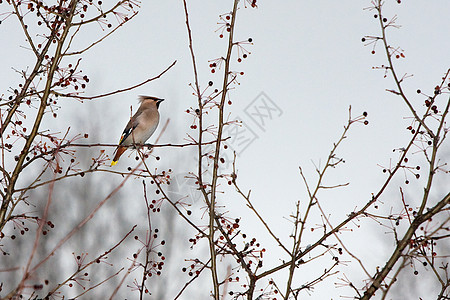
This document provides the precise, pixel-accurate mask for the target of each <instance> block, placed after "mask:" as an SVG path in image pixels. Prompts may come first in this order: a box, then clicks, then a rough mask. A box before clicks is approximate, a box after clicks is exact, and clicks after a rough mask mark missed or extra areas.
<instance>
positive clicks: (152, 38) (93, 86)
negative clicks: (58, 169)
mask: <svg viewBox="0 0 450 300" xmlns="http://www.w3.org/2000/svg"><path fill="white" fill-rule="evenodd" d="M143 2H144V3H143V4H142V7H141V9H140V12H139V14H138V15H137V16H136V18H135V19H133V20H132V21H131V22H129V23H128V24H127V25H126V26H124V28H122V29H120V30H119V31H118V32H117V33H116V34H114V35H112V36H111V37H110V38H109V39H107V40H105V41H104V42H103V43H102V44H101V45H100V46H98V47H96V48H94V49H92V51H90V52H89V53H88V54H87V55H85V56H84V57H83V61H82V70H83V71H84V72H85V73H86V74H88V75H89V77H90V79H91V80H90V83H89V86H88V88H87V92H86V94H87V95H95V94H99V93H103V92H108V91H111V90H116V89H119V88H123V87H127V86H130V85H133V84H135V83H137V82H140V81H143V80H145V79H147V78H149V77H153V76H155V75H158V74H159V73H160V72H161V71H162V70H164V69H165V68H166V67H167V66H168V65H170V64H171V63H172V62H173V61H174V60H177V64H176V65H175V66H174V67H173V68H172V69H171V70H170V71H169V72H168V73H167V74H165V75H164V76H163V77H162V78H161V79H159V80H157V81H154V82H152V83H150V84H148V85H145V86H142V87H140V88H138V89H137V90H134V91H131V92H126V93H123V94H119V95H114V96H111V97H107V98H104V99H100V100H95V101H92V102H85V103H84V104H81V103H79V102H77V101H74V100H71V99H65V100H63V101H64V103H63V101H61V105H62V108H61V110H60V112H59V115H60V118H59V119H58V121H57V122H55V121H53V120H50V123H49V124H50V126H54V127H53V128H55V130H60V131H63V132H64V131H65V129H64V128H67V127H68V126H71V123H73V122H74V120H75V119H76V120H77V121H79V120H83V114H84V113H85V112H86V110H85V109H82V106H84V107H88V109H89V110H92V111H94V112H96V113H95V114H96V115H95V116H94V117H92V115H91V114H90V117H89V118H93V119H95V120H89V121H94V123H97V124H100V125H101V127H100V128H98V129H97V130H98V132H95V136H98V138H99V140H98V142H102V143H115V142H117V140H118V138H119V136H120V134H121V132H122V130H123V127H124V125H125V124H126V122H127V120H128V118H129V111H130V106H131V105H132V106H133V109H134V110H136V109H137V106H138V103H137V96H138V95H141V94H142V95H153V96H157V97H161V98H165V99H166V101H165V102H163V103H162V105H161V110H160V111H161V124H163V123H164V122H165V121H166V120H167V119H169V118H170V123H169V127H168V129H167V132H166V134H165V135H164V136H163V137H162V139H161V142H162V143H166V142H173V143H181V142H183V139H184V138H185V137H186V133H194V132H190V131H189V125H190V122H192V119H191V117H190V116H189V115H188V114H186V113H185V112H184V111H185V110H186V109H188V108H189V107H190V106H194V105H195V104H196V98H195V97H194V96H192V89H191V88H190V87H189V86H188V84H189V83H190V82H193V72H192V68H191V60H190V55H189V52H188V43H187V35H186V28H185V24H184V22H185V20H184V11H183V6H182V1H143ZM387 2H389V3H387V5H386V8H385V16H386V17H387V18H389V19H390V18H392V17H393V16H394V15H398V21H397V22H398V24H400V25H401V28H400V29H391V30H388V34H389V36H388V37H389V40H390V41H391V43H392V44H393V45H395V46H399V47H401V48H402V49H403V50H404V54H405V58H404V59H401V60H395V63H396V64H397V65H398V71H399V74H400V75H403V74H404V73H405V72H406V73H408V74H413V75H414V76H413V77H412V78H410V79H408V80H407V81H406V82H405V87H406V88H407V89H406V93H407V95H408V96H411V98H412V99H413V100H414V101H416V102H415V103H420V102H422V101H423V100H424V99H423V96H420V95H417V94H416V93H415V91H416V90H417V89H418V88H420V89H422V90H423V91H424V92H431V91H432V89H433V88H434V86H435V85H436V84H438V83H439V82H440V78H441V77H442V75H443V74H444V72H445V71H446V70H447V68H448V67H449V65H450V59H449V57H450V56H449V53H448V49H450V42H449V39H448V36H449V34H450V32H449V29H450V18H449V17H448V16H449V13H450V2H449V1H446V0H439V1H438V0H436V1H417V0H416V1H414V0H413V1H402V2H403V3H402V4H400V5H398V4H397V1H387ZM188 4H189V11H190V22H191V26H192V32H193V39H194V47H195V53H196V55H197V62H198V64H199V72H200V80H201V85H202V86H203V87H206V85H207V83H208V81H210V80H212V81H213V82H214V83H215V84H217V86H219V83H220V82H221V76H222V75H221V72H217V73H216V74H211V73H210V71H209V67H208V65H209V62H208V60H211V59H215V58H218V57H221V56H224V55H225V50H226V49H225V47H226V41H225V39H220V38H219V37H218V36H219V34H220V31H215V30H216V29H218V28H219V27H220V26H219V25H217V22H218V21H219V18H218V16H219V14H222V13H226V12H229V11H230V10H231V7H232V1H223V0H222V1H188ZM3 5H5V4H3ZM369 6H370V1H293V0H287V1H258V8H257V9H240V10H239V12H238V17H237V21H236V22H237V25H236V34H235V36H236V40H247V39H248V38H252V40H253V45H245V48H246V50H248V51H250V52H251V54H250V55H249V56H248V58H247V59H245V60H244V61H243V62H241V63H238V62H237V61H236V60H235V61H234V62H233V64H232V69H233V70H237V71H244V72H245V75H244V76H242V77H240V78H239V82H240V83H241V84H240V85H239V86H237V87H236V89H235V90H233V91H231V93H230V99H231V100H232V102H233V104H232V106H231V117H236V118H239V119H241V120H242V121H243V122H244V125H245V128H246V129H247V130H248V132H247V133H249V132H250V135H249V136H248V137H250V138H251V142H248V143H247V144H245V147H243V146H242V144H239V142H238V141H235V143H234V144H232V147H233V148H235V149H236V150H237V151H238V161H237V166H238V167H237V168H238V171H239V173H238V175H239V182H240V185H241V187H242V188H243V189H244V190H247V189H251V190H252V199H253V201H254V204H255V206H256V207H257V208H258V209H259V211H260V212H261V213H262V215H263V216H265V217H266V218H267V220H268V223H269V225H271V226H272V227H274V228H275V231H276V232H277V233H278V234H279V235H280V236H281V237H282V238H283V240H284V241H287V240H288V235H289V234H290V230H291V229H290V228H291V227H290V226H291V224H290V223H289V222H288V221H287V220H286V219H285V218H283V217H286V216H288V215H289V214H290V213H291V212H293V211H294V204H295V202H296V201H297V200H300V201H305V200H306V196H307V195H306V193H305V189H304V185H303V184H302V181H301V177H300V176H299V171H298V170H299V169H298V167H299V166H301V167H302V168H303V170H304V172H305V174H306V175H307V177H308V179H309V180H310V182H314V181H313V180H314V179H315V171H314V164H316V165H321V163H322V164H323V162H324V161H325V160H326V156H327V154H328V153H329V151H330V149H331V147H332V145H333V142H336V141H337V138H338V137H339V135H340V134H341V132H342V130H343V125H345V124H346V122H347V118H348V109H349V106H350V105H351V106H352V114H353V116H357V115H360V114H361V113H362V112H363V111H367V112H368V120H369V122H370V123H369V125H368V126H364V125H362V124H357V125H355V126H354V128H353V129H351V130H350V133H349V134H348V139H347V140H346V141H345V143H344V144H343V146H342V148H341V149H340V150H339V151H338V154H339V156H340V157H343V158H344V159H345V161H346V163H345V164H344V165H343V166H341V167H340V168H338V169H336V170H331V172H330V174H329V177H327V179H326V180H325V182H326V183H328V184H339V183H345V182H350V185H349V186H348V187H346V188H344V189H341V190H339V191H337V190H334V191H327V192H324V193H323V194H320V195H319V198H320V199H321V201H323V203H325V204H326V205H325V207H326V209H327V211H328V212H329V213H330V214H331V216H332V217H331V220H332V222H334V224H337V223H338V222H339V221H340V220H342V219H343V218H345V214H347V213H349V212H350V211H352V210H353V209H354V208H355V207H361V206H362V205H363V204H365V203H366V202H367V201H368V200H369V199H370V197H371V193H373V192H376V191H377V189H378V187H379V186H380V184H381V183H382V182H383V180H384V179H385V177H386V175H385V174H383V173H382V172H381V171H382V168H381V167H380V165H381V166H384V167H388V166H389V163H390V159H391V158H392V159H393V162H394V161H395V159H396V158H397V157H398V152H393V149H395V148H399V147H403V146H404V145H405V142H406V141H407V140H408V139H409V137H410V136H409V135H408V132H407V131H406V130H405V128H406V127H407V126H409V125H410V124H411V119H409V118H408V117H409V116H410V115H409V113H408V110H407V109H406V106H405V105H404V103H402V102H401V101H400V98H399V97H398V96H395V95H393V94H390V93H388V92H386V91H385V90H386V89H390V88H393V87H394V85H393V81H392V80H391V77H390V76H387V78H383V75H384V72H383V71H382V70H373V69H372V67H374V66H379V65H381V64H386V59H385V57H384V53H383V51H382V48H381V47H380V46H381V45H379V46H378V47H377V48H376V49H375V50H376V54H375V55H372V54H371V51H372V46H371V45H369V46H364V43H362V42H361V38H362V37H363V36H365V35H378V34H379V27H378V20H376V19H374V17H373V14H374V12H371V11H369V10H364V8H366V7H369ZM95 26H96V25H94V26H93V29H92V31H90V32H86V35H85V37H86V38H85V40H82V41H79V42H78V43H79V45H83V44H88V43H89V41H91V40H92V39H90V38H89V37H90V36H92V37H91V38H93V36H95V35H96V34H98V28H96V27H95ZM0 40H1V41H2V47H1V50H0V51H1V53H2V59H1V60H0V88H1V90H2V94H3V93H4V91H5V90H6V89H7V88H8V87H10V86H15V85H16V84H17V82H18V75H17V74H16V73H15V72H14V71H13V70H12V69H11V67H14V68H16V69H24V68H25V67H26V63H27V62H29V61H31V60H30V59H29V58H30V57H31V58H32V55H31V53H30V52H29V51H27V50H25V49H23V48H19V47H18V45H25V42H24V40H23V36H22V35H21V33H20V31H19V30H18V27H17V24H16V22H15V20H14V22H13V20H12V18H11V19H8V20H6V21H4V22H3V23H2V24H1V25H0ZM27 57H28V58H27ZM258 101H259V102H258ZM261 101H262V102H261ZM66 103H67V104H68V105H66ZM256 103H259V104H260V103H265V104H267V105H268V107H270V108H271V110H270V112H271V113H272V114H271V115H269V117H267V118H264V123H261V122H262V119H258V118H257V117H255V116H254V115H253V117H252V115H251V112H252V111H253V112H254V110H253V109H254V107H255V104H256ZM78 112H81V113H82V114H80V113H78ZM265 112H266V113H268V111H265ZM97 114H98V115H97ZM89 123H90V122H88V121H86V122H85V124H86V126H87V125H88V124H89ZM86 130H89V129H88V128H86ZM158 132H159V131H158ZM153 141H154V140H152V139H151V140H150V142H153ZM445 147H446V149H447V150H446V151H447V153H449V143H447V144H446V145H445ZM156 153H157V154H158V155H160V156H161V157H162V159H161V162H158V165H159V166H162V167H165V168H169V167H170V168H172V169H173V170H174V172H175V173H176V174H184V173H186V172H187V170H188V168H189V167H192V166H193V163H194V158H195V156H194V155H195V154H194V152H192V151H191V150H189V149H174V150H168V149H167V150H166V149H158V150H156ZM230 157H231V156H230ZM133 159H134V157H133V156H131V158H127V156H126V155H124V156H123V161H122V159H121V162H120V163H119V165H118V166H117V167H118V168H119V169H120V168H125V167H126V166H127V163H126V162H127V160H128V161H129V162H132V160H133ZM444 179H445V180H446V181H447V182H448V180H449V177H448V176H447V177H444ZM113 180H114V182H119V181H120V180H121V178H114V179H113ZM402 181H404V178H403V177H401V176H400V177H399V178H398V181H397V183H396V184H395V185H394V186H393V188H392V190H388V192H387V194H386V197H385V198H383V200H385V201H389V200H390V197H395V196H396V195H398V194H396V193H398V186H399V184H401V183H402ZM419 182H420V181H419ZM438 183H439V184H443V181H441V182H438ZM130 184H140V183H130ZM405 192H406V193H407V194H408V195H417V193H420V192H421V187H420V186H419V187H414V186H412V185H411V186H409V187H408V189H406V190H405ZM435 192H436V194H437V195H441V194H443V193H445V191H441V192H438V191H435ZM419 195H420V194H419ZM135 199H136V201H141V199H142V195H141V194H138V195H136V197H135ZM396 199H397V198H396ZM221 200H224V201H226V203H227V204H230V207H231V214H232V216H242V217H243V218H244V221H245V222H243V226H244V228H245V229H246V230H248V231H249V232H251V231H253V232H254V231H255V228H258V227H257V226H260V225H259V224H258V223H257V221H256V219H255V218H254V217H253V216H252V215H251V214H250V213H248V212H247V211H246V210H245V208H244V206H243V202H242V201H241V200H240V199H239V197H238V196H237V195H233V196H231V197H230V196H227V198H225V197H224V198H223V199H221ZM129 201H131V200H129ZM201 206H202V204H201V203H197V204H196V205H195V206H194V209H200V207H201ZM387 208H389V207H387ZM233 209H234V210H233ZM199 214H200V212H199ZM317 222H318V223H320V220H319V219H317ZM369 224H370V223H369V222H367V223H365V224H364V225H369ZM366 228H369V229H370V230H371V229H373V230H376V229H377V228H378V227H376V226H373V228H372V227H371V226H369V227H366ZM378 229H379V228H378ZM367 232H368V231H364V232H358V231H356V233H355V234H354V238H352V239H350V240H349V241H350V245H349V246H350V249H351V250H353V251H355V252H356V254H358V255H363V253H366V254H365V255H367V257H366V259H367V266H366V267H368V269H369V270H370V272H371V273H373V272H374V270H375V267H376V266H377V265H379V264H382V262H383V258H382V256H383V255H387V253H389V252H387V253H386V252H385V250H383V249H385V248H387V247H389V246H392V244H390V243H391V242H386V241H383V240H385V239H386V236H385V235H384V231H383V230H382V231H381V232H380V231H378V233H373V234H370V235H368V234H367ZM374 232H375V231H374ZM258 238H260V239H261V241H263V243H264V242H266V244H267V245H269V246H268V247H270V246H273V243H272V242H271V241H270V240H269V239H268V238H267V237H266V236H264V235H261V236H258ZM352 240H353V242H352ZM312 242H313V239H311V243H312ZM388 249H391V248H388ZM388 251H389V250H388ZM367 253H369V255H368V254H367ZM381 253H385V254H381ZM188 254H189V253H188ZM278 254H279V253H278V252H277V249H276V248H275V251H274V252H273V253H272V254H269V257H270V259H272V261H273V263H276V261H277V259H278ZM266 264H267V265H270V263H266ZM312 265H314V264H312ZM318 267H319V268H320V269H321V268H323V267H324V266H322V265H321V266H316V268H318ZM309 271H310V272H314V269H312V270H309ZM358 272H359V273H358ZM300 273H303V272H300ZM344 273H345V274H346V275H349V274H350V275H354V274H356V275H355V276H354V277H353V278H352V279H353V280H355V283H356V284H358V285H359V286H362V281H361V278H362V277H358V276H362V273H361V270H360V269H358V266H356V265H352V266H349V267H348V269H345V268H344ZM308 279H312V278H307V277H301V276H299V277H298V280H299V282H303V281H307V280H308ZM205 280H209V278H207V277H205ZM332 282H333V280H328V281H327V283H326V284H323V285H320V287H318V288H317V290H316V291H315V292H314V293H313V294H312V297H311V299H330V298H333V299H338V298H339V296H342V295H350V296H351V295H353V294H351V291H349V290H343V289H336V288H335V287H334V285H333V284H332ZM424 299H426V298H424Z"/></svg>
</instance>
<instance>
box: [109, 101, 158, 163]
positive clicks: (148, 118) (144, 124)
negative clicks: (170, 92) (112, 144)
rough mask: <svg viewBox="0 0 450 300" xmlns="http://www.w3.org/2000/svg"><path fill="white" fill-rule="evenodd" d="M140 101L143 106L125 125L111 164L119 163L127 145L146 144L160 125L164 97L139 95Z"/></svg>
mask: <svg viewBox="0 0 450 300" xmlns="http://www.w3.org/2000/svg"><path fill="white" fill-rule="evenodd" d="M139 101H140V103H141V106H140V107H139V109H138V110H137V112H136V113H135V114H134V116H133V117H132V118H131V119H130V121H129V122H128V124H127V126H126V127H125V130H124V131H123V133H122V137H121V138H120V141H119V146H118V147H117V148H116V151H115V156H114V158H113V161H112V162H111V166H114V165H115V164H117V162H118V160H119V158H120V156H121V155H122V154H123V153H124V152H125V150H127V148H128V147H125V146H130V145H141V144H144V143H145V142H146V141H147V140H148V139H149V138H150V137H151V136H152V134H153V133H154V132H155V130H156V128H157V127H158V123H159V111H158V108H159V104H160V103H161V102H162V101H164V99H159V98H156V97H151V96H139Z"/></svg>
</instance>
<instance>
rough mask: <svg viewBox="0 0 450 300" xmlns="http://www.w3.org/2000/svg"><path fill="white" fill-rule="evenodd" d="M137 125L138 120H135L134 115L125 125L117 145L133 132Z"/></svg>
mask: <svg viewBox="0 0 450 300" xmlns="http://www.w3.org/2000/svg"><path fill="white" fill-rule="evenodd" d="M138 125H139V122H138V121H137V118H136V117H133V118H131V120H130V121H129V122H128V124H127V126H126V127H125V129H124V131H123V133H122V136H121V137H120V141H119V145H122V144H123V142H125V140H126V139H127V138H128V137H129V136H130V134H131V133H132V132H133V130H134V129H136V127H137V126H138Z"/></svg>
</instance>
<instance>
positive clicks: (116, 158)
mask: <svg viewBox="0 0 450 300" xmlns="http://www.w3.org/2000/svg"><path fill="white" fill-rule="evenodd" d="M125 150H127V147H123V146H119V147H117V149H116V155H114V158H113V160H112V162H111V166H114V165H115V164H117V162H118V161H119V158H120V156H122V154H123V153H124V152H125Z"/></svg>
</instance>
